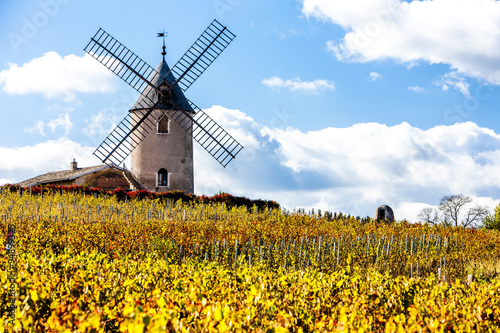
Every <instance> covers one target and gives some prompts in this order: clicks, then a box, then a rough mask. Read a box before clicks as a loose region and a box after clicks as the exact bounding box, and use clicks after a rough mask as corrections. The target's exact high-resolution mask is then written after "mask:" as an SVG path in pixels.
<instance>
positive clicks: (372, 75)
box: [370, 72, 382, 81]
mask: <svg viewBox="0 0 500 333" xmlns="http://www.w3.org/2000/svg"><path fill="white" fill-rule="evenodd" d="M381 78H382V75H380V74H379V73H377V72H371V73H370V80H371V81H377V80H380V79H381Z"/></svg>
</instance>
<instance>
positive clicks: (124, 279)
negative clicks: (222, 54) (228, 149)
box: [0, 188, 500, 332]
mask: <svg viewBox="0 0 500 333" xmlns="http://www.w3.org/2000/svg"><path fill="white" fill-rule="evenodd" d="M0 191H1V192H0V225H1V227H2V230H3V234H4V237H6V236H7V237H13V239H14V245H15V246H14V249H13V250H12V251H6V249H3V251H2V257H1V258H0V263H1V265H2V270H1V272H0V278H1V287H2V293H1V295H0V300H1V303H0V306H1V313H2V317H1V319H0V330H1V331H5V332H7V331H12V332H32V331H38V332H46V331H51V332H165V331H172V332H174V331H176V332H177V331H178V332H226V331H236V332H240V331H241V332H244V331H253V332H313V331H356V332H363V331H364V332H370V331H375V332H407V331H408V332H418V331H422V332H428V331H430V332H488V331H490V332H494V331H497V330H498V327H500V275H499V274H500V233H499V232H497V231H488V230H483V229H479V230H471V229H464V228H451V227H440V226H429V225H422V224H411V223H408V222H397V223H393V224H390V225H388V224H385V223H383V222H382V223H381V222H374V221H359V220H357V219H354V218H351V217H345V216H343V215H336V216H335V218H331V216H329V217H328V218H325V216H321V215H320V214H317V213H316V214H313V213H312V212H311V213H306V212H297V211H293V212H289V211H286V210H283V209H280V208H277V206H276V205H260V206H258V205H254V206H252V207H250V206H248V205H246V206H245V205H229V204H227V203H224V202H209V201H207V200H203V199H200V200H198V199H196V200H194V199H193V200H188V201H186V200H182V199H181V200H173V199H167V200H165V198H148V197H142V198H141V197H139V198H135V199H126V200H124V199H123V197H122V196H119V195H102V193H94V194H91V195H85V194H78V193H68V192H66V193H62V192H64V191H59V192H54V191H52V192H48V193H44V192H43V191H40V192H33V191H28V190H24V191H23V190H19V191H11V190H10V189H8V188H4V189H0ZM3 244H5V238H4V242H3ZM13 252H15V254H16V256H12V255H9V253H13ZM5 253H7V255H4V254H5ZM12 288H15V297H12V296H11V294H10V291H11V290H12ZM13 305H14V306H13ZM12 308H13V309H15V311H14V313H15V319H11V318H10V314H11V313H12Z"/></svg>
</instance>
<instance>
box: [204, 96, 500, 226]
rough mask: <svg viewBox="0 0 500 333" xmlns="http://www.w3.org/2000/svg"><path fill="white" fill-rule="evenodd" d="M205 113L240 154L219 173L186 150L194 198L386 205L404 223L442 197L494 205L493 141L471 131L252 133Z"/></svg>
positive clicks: (499, 180)
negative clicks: (223, 194)
mask: <svg viewBox="0 0 500 333" xmlns="http://www.w3.org/2000/svg"><path fill="white" fill-rule="evenodd" d="M206 112H207V113H208V114H210V115H211V116H212V117H213V118H214V119H215V120H216V121H217V122H218V123H219V124H221V125H222V126H223V127H224V128H225V129H226V130H227V131H228V132H229V133H231V134H232V135H233V136H234V137H235V138H236V139H237V140H238V141H239V142H240V143H241V144H242V145H243V146H244V147H245V149H243V150H242V151H241V153H240V154H239V155H238V156H237V157H236V159H235V160H234V161H232V162H231V163H230V164H229V165H228V166H227V168H225V169H224V168H222V167H221V166H220V165H219V164H218V163H217V162H216V161H215V160H213V158H212V157H211V156H210V155H208V154H207V153H206V152H204V151H203V149H202V148H200V147H199V146H198V145H196V149H195V163H196V167H195V173H196V174H195V191H196V193H199V194H201V193H203V194H213V193H216V192H218V191H220V190H222V191H226V192H229V193H234V194H236V195H244V196H247V197H251V198H259V197H260V198H263V199H272V200H276V201H278V202H280V203H281V204H283V205H285V206H286V207H288V208H293V207H305V208H312V207H315V208H320V209H322V210H331V211H342V212H344V213H348V214H353V215H360V216H366V215H373V213H374V211H375V209H376V207H378V206H379V205H382V204H388V205H390V206H391V207H393V208H394V210H395V213H396V217H397V218H398V219H402V218H408V219H410V220H412V221H415V220H416V215H417V214H418V212H419V211H420V209H421V207H422V205H426V204H431V205H434V204H437V203H438V202H439V199H440V198H441V197H442V196H443V195H446V194H459V193H462V194H464V195H471V196H474V197H477V198H482V200H483V201H484V200H486V201H488V200H489V202H491V203H494V202H498V201H499V200H500V148H499V147H500V135H498V134H496V133H495V132H493V131H492V130H490V129H487V128H481V127H479V126H477V125H476V124H474V123H471V122H467V123H459V124H455V125H452V126H436V127H433V128H431V129H428V130H425V131H424V130H420V129H418V128H415V127H412V126H411V125H409V124H407V123H402V124H399V125H396V126H390V127H388V126H386V125H383V124H378V123H362V124H356V125H354V126H352V127H349V128H325V129H323V130H320V131H313V132H307V133H303V132H301V131H299V130H297V129H293V128H287V129H276V128H269V127H265V126H260V125H259V124H257V123H255V122H254V121H253V119H252V118H250V117H248V116H247V115H245V114H244V113H242V112H240V111H237V110H227V109H225V108H223V107H220V106H214V107H212V108H211V109H208V110H206ZM490 209H492V208H491V207H490Z"/></svg>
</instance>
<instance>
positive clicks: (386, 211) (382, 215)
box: [373, 205, 394, 222]
mask: <svg viewBox="0 0 500 333" xmlns="http://www.w3.org/2000/svg"><path fill="white" fill-rule="evenodd" d="M373 219H374V220H375V221H379V220H387V221H389V222H394V211H393V210H392V208H391V207H389V206H387V205H383V206H379V207H378V208H377V210H376V211H375V217H374V218H373Z"/></svg>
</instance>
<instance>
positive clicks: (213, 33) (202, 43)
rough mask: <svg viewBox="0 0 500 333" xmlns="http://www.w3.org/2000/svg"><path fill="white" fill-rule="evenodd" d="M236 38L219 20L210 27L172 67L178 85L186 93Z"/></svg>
mask: <svg viewBox="0 0 500 333" xmlns="http://www.w3.org/2000/svg"><path fill="white" fill-rule="evenodd" d="M235 37H236V36H235V35H234V34H233V33H232V32H231V31H229V30H228V29H227V28H226V27H225V26H223V25H222V24H220V23H219V21H217V20H213V22H212V23H211V24H210V25H209V26H208V28H207V29H205V31H204V32H203V33H202V34H201V36H200V37H199V38H198V39H197V40H196V42H194V43H193V45H192V46H191V47H190V48H189V50H187V52H186V53H184V55H183V56H182V57H181V58H180V59H179V61H178V62H177V63H176V64H175V65H174V67H172V70H171V71H172V73H173V74H174V76H175V77H177V78H178V80H177V81H178V84H179V86H180V87H181V89H182V90H183V91H186V90H187V89H188V88H189V87H190V86H191V85H192V84H193V83H194V81H196V80H197V79H198V77H200V75H201V74H203V72H204V71H205V70H206V69H207V68H208V66H210V65H211V64H212V63H213V62H214V61H215V59H217V57H218V56H219V55H220V54H221V53H222V51H224V49H225V48H226V47H227V46H228V45H229V44H230V43H231V42H232V41H233V39H234V38H235Z"/></svg>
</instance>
